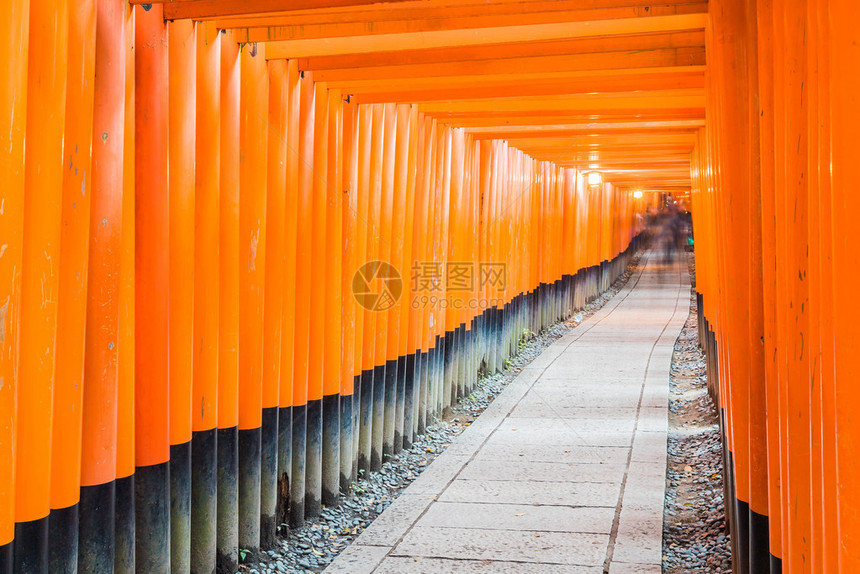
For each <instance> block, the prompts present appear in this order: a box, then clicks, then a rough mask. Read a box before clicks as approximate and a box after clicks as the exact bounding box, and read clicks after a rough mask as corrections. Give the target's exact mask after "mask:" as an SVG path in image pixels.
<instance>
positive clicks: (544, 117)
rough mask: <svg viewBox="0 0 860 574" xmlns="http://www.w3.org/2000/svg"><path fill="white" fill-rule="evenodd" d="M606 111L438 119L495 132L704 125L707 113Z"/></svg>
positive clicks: (463, 115) (483, 114) (466, 115)
mask: <svg viewBox="0 0 860 574" xmlns="http://www.w3.org/2000/svg"><path fill="white" fill-rule="evenodd" d="M633 112H634V113H631V110H616V111H613V112H611V113H610V112H608V111H606V110H604V111H602V112H599V111H595V113H594V114H589V113H582V112H577V113H575V114H573V113H568V112H564V111H561V112H559V111H554V110H551V111H549V112H510V111H509V112H480V113H477V112H476V113H471V114H470V113H462V112H458V113H452V114H450V116H449V117H437V118H436V121H437V122H439V123H442V124H453V125H457V126H459V127H467V128H476V127H483V128H488V129H491V130H497V129H507V128H509V127H512V126H522V127H528V126H540V125H552V124H568V123H570V124H573V123H581V122H588V123H590V124H601V123H609V124H612V123H618V122H639V121H641V122H657V121H677V120H696V121H704V118H705V111H704V110H702V109H698V108H694V109H688V110H633Z"/></svg>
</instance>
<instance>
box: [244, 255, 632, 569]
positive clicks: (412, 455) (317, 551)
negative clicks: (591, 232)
mask: <svg viewBox="0 0 860 574" xmlns="http://www.w3.org/2000/svg"><path fill="white" fill-rule="evenodd" d="M639 260H640V256H639V255H637V256H635V257H634V258H633V259H632V260H631V263H630V265H629V266H628V268H627V271H626V272H625V273H624V274H623V275H622V276H621V277H619V278H618V280H616V281H615V283H613V284H612V286H611V287H610V288H609V289H608V290H607V291H605V292H604V293H603V294H602V295H600V296H599V297H597V298H596V299H595V300H594V301H593V302H592V303H590V304H589V305H588V306H587V307H586V308H585V309H583V310H582V311H580V312H579V313H577V314H575V315H574V316H573V317H572V318H571V319H570V320H568V321H561V322H558V323H556V324H554V325H552V326H550V327H548V328H547V329H545V330H544V331H543V332H542V333H540V334H538V335H535V334H534V333H531V334H530V336H529V337H527V338H525V339H524V340H523V341H522V342H521V343H520V345H519V353H518V354H517V355H516V356H515V357H511V359H510V360H509V361H508V365H507V366H506V369H505V370H504V371H502V372H500V373H495V374H493V375H484V376H482V377H480V378H479V380H478V384H477V386H476V387H475V389H474V390H473V391H472V393H471V394H470V395H469V396H468V397H464V398H463V399H461V400H460V402H459V404H457V405H456V406H454V407H453V408H451V409H450V412H446V416H445V417H444V419H442V420H440V419H435V420H434V423H433V424H431V425H428V427H427V432H426V434H424V435H417V436H416V437H415V442H414V443H413V444H412V446H411V447H410V448H409V449H404V450H403V451H402V452H400V453H399V454H396V455H394V456H390V457H386V461H385V462H384V464H383V465H382V469H381V470H380V471H379V472H371V473H369V474H365V473H364V472H363V471H362V472H360V473H359V476H358V480H356V482H355V483H354V484H353V485H352V486H351V487H350V491H349V493H347V494H343V493H341V494H342V496H341V502H340V504H339V505H338V506H336V507H324V508H323V509H322V512H321V513H320V516H319V518H318V519H314V520H308V521H306V522H305V526H303V527H302V528H300V529H297V530H290V531H289V533H288V534H287V536H282V535H280V536H279V537H278V541H277V548H276V549H275V550H270V551H261V552H260V561H259V562H257V563H249V564H240V565H239V570H240V572H242V573H248V574H271V573H281V572H289V573H298V572H301V573H306V572H320V571H322V570H323V569H324V568H325V567H326V566H327V565H328V564H329V563H330V562H332V561H333V560H334V559H335V557H336V556H337V555H338V554H340V552H342V551H343V550H344V549H345V548H346V547H347V546H349V544H350V543H351V542H352V541H353V540H355V539H356V538H357V537H358V535H359V534H361V532H362V531H363V530H364V529H365V528H367V527H368V526H369V525H370V523H371V522H373V519H374V518H376V517H377V516H379V514H381V513H382V512H383V511H384V510H385V509H386V508H388V506H389V505H391V503H392V502H394V500H395V499H396V498H397V496H398V495H399V494H400V492H401V491H403V489H405V488H406V487H407V486H409V484H411V483H412V481H413V480H415V479H416V478H417V477H418V475H419V474H421V472H422V471H423V470H424V469H425V468H426V467H427V465H429V464H430V463H431V462H433V460H434V459H435V458H436V457H437V456H439V455H440V454H441V453H442V452H443V451H444V450H445V449H446V448H447V447H448V446H449V445H450V444H451V442H452V441H454V440H455V439H456V437H457V436H458V435H459V434H460V433H461V432H463V430H464V429H465V428H466V427H468V426H469V425H470V424H471V423H472V422H473V421H474V420H475V419H476V418H477V417H478V415H480V414H481V413H482V412H484V410H485V409H486V408H487V407H488V406H489V405H490V403H492V402H493V400H494V399H495V397H496V396H497V395H498V394H499V393H500V392H502V390H504V388H505V387H506V386H507V385H508V384H510V382H511V381H513V380H514V378H515V377H516V376H517V374H519V372H520V371H521V370H522V369H523V367H525V366H526V365H528V364H529V363H530V362H531V361H532V360H534V359H535V358H536V357H537V356H538V355H540V354H541V352H543V350H544V349H545V348H546V347H548V346H549V345H550V344H551V343H552V342H553V341H555V340H556V339H558V338H560V337H562V336H563V335H564V334H565V333H567V332H568V331H570V330H571V329H574V328H576V326H577V325H579V324H580V323H581V322H582V321H583V320H584V319H585V318H586V317H589V316H591V315H593V314H594V313H595V312H596V311H597V310H598V309H600V308H601V307H603V305H605V304H606V302H607V301H609V300H610V299H611V298H612V297H613V296H614V295H615V294H616V293H618V291H620V290H621V288H622V287H624V285H625V284H626V283H627V280H628V279H629V278H630V276H631V275H632V273H633V271H634V270H635V269H636V267H637V266H638V265H639Z"/></svg>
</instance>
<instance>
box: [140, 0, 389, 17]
mask: <svg viewBox="0 0 860 574" xmlns="http://www.w3.org/2000/svg"><path fill="white" fill-rule="evenodd" d="M129 1H130V2H131V4H152V3H162V2H163V3H164V18H165V20H179V19H182V18H193V19H195V20H199V19H202V18H216V17H218V16H235V15H238V14H258V13H263V12H278V11H283V10H284V8H285V2H284V0H161V2H159V1H158V0H156V1H155V2H153V0H129ZM403 1H404V0H385V2H386V3H391V2H403ZM378 3H379V0H290V2H289V8H290V9H292V10H306V9H318V8H331V7H338V6H356V5H366V4H378Z"/></svg>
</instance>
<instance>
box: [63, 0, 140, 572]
mask: <svg viewBox="0 0 860 574" xmlns="http://www.w3.org/2000/svg"><path fill="white" fill-rule="evenodd" d="M97 10H98V25H97V26H96V30H95V35H94V38H95V50H96V51H95V90H94V113H93V127H92V134H91V137H92V154H93V168H92V170H93V172H92V199H91V201H92V205H91V213H90V217H89V219H90V221H89V233H90V242H89V255H90V261H91V263H92V264H91V265H90V266H89V269H88V275H89V277H88V287H87V307H86V320H85V324H86V327H87V328H86V348H85V358H86V359H85V363H84V380H83V397H82V404H81V405H80V409H81V416H82V429H83V433H82V444H81V471H80V480H81V491H80V524H79V533H80V535H79V536H80V537H79V539H78V536H77V535H75V536H74V538H73V541H74V543H75V544H77V546H78V547H77V548H76V549H75V551H74V552H75V554H76V555H77V564H75V565H74V567H75V568H77V569H78V570H79V571H82V572H100V571H112V570H113V569H114V565H115V541H116V534H115V533H116V528H115V521H116V504H115V501H116V482H115V478H116V477H117V469H118V462H119V459H118V456H117V455H118V448H117V447H118V438H119V437H118V434H119V433H118V428H117V423H118V418H119V417H118V415H119V412H118V405H119V388H120V385H121V384H122V383H121V382H120V380H119V377H120V371H119V360H120V352H121V350H122V345H123V344H124V343H126V342H127V341H124V340H123V338H122V337H121V331H120V318H121V315H120V311H121V308H122V306H123V305H124V304H127V298H124V297H123V294H122V281H123V275H122V272H123V271H125V270H126V269H123V264H122V263H123V256H124V249H123V247H124V245H123V244H124V242H126V241H127V240H128V239H132V240H133V237H126V236H125V235H126V234H128V233H129V232H130V231H129V230H127V229H125V228H124V224H125V220H126V214H125V213H124V211H125V209H126V207H125V205H126V204H128V203H130V202H129V201H128V200H129V199H131V202H133V201H134V195H133V192H132V190H130V189H125V188H124V187H125V186H124V177H125V174H124V169H125V165H124V164H125V157H126V156H125V150H124V147H125V143H126V142H127V141H128V138H127V137H126V136H127V134H126V133H125V131H126V129H127V128H128V127H131V126H128V125H127V124H126V123H125V119H126V115H125V111H126V110H125V105H126V99H125V98H126V94H125V90H126V77H125V76H126V64H127V62H126V54H125V47H126V38H125V32H126V31H125V14H124V10H123V7H122V6H120V5H117V3H115V2H106V1H99V2H98V4H97ZM126 194H128V197H126ZM128 271H129V275H130V276H131V277H133V276H134V274H133V269H128ZM130 350H131V351H132V352H133V349H130ZM123 360H125V361H128V360H129V359H128V355H124V357H123Z"/></svg>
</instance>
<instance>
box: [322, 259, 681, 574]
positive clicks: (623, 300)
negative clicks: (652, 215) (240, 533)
mask: <svg viewBox="0 0 860 574" xmlns="http://www.w3.org/2000/svg"><path fill="white" fill-rule="evenodd" d="M688 289H689V279H688V277H687V276H686V270H685V269H682V268H681V267H680V266H675V267H669V266H662V265H656V264H652V263H648V264H647V265H646V266H645V267H644V269H640V271H639V272H638V273H637V274H635V275H634V276H633V277H632V278H631V280H630V281H629V282H628V284H627V286H626V287H625V288H624V289H622V291H621V292H620V293H618V294H617V295H616V296H615V297H614V298H613V299H612V300H610V301H609V302H608V303H607V304H606V305H605V306H604V307H603V309H601V310H599V311H598V312H597V313H595V314H594V315H592V316H591V317H589V318H587V319H586V320H585V321H584V322H583V323H582V324H581V325H579V326H578V327H577V328H576V329H575V330H573V331H571V332H569V333H567V334H565V335H564V336H563V337H562V338H561V339H559V340H557V341H555V342H554V343H553V344H551V345H550V346H549V347H548V348H547V349H546V350H545V351H544V352H543V353H542V354H541V355H540V356H539V357H538V358H537V359H536V360H535V361H533V362H532V363H531V364H530V365H528V366H527V367H526V368H524V369H523V370H522V371H521V372H520V373H519V374H518V376H517V377H516V378H515V379H514V381H512V382H511V384H510V385H508V387H507V388H506V389H505V390H504V391H503V392H502V393H501V394H500V395H499V396H498V397H497V398H496V400H495V401H494V402H493V403H492V404H491V405H490V407H489V408H488V409H487V410H486V411H485V412H484V413H483V414H482V415H481V417H479V418H478V419H477V420H476V421H475V423H473V424H472V426H471V427H469V428H468V429H467V430H466V431H465V432H464V433H463V434H462V435H461V436H460V437H459V438H458V439H457V440H455V441H454V443H453V444H452V445H451V446H450V447H449V448H448V449H447V450H446V451H445V452H444V453H443V454H442V455H441V456H440V457H439V458H438V459H437V460H436V461H435V462H433V463H432V464H431V465H430V466H429V467H428V468H427V469H426V470H425V471H424V472H423V473H422V474H421V476H420V477H419V478H418V479H417V480H416V481H415V482H414V483H413V484H412V485H411V486H410V487H409V488H408V489H407V490H406V491H405V492H404V493H403V494H402V495H401V496H400V498H399V499H398V500H397V501H396V502H395V503H394V504H392V505H391V506H390V507H389V508H388V509H387V510H386V511H385V512H383V513H382V515H381V516H380V517H379V518H377V520H376V521H375V522H374V524H373V525H372V526H371V527H370V528H368V529H367V530H366V531H365V532H364V533H363V534H362V535H361V536H360V537H359V538H358V539H357V540H356V542H355V543H353V545H352V546H351V547H350V548H349V549H347V550H346V551H345V552H344V553H342V554H341V556H340V557H338V559H337V560H335V561H334V563H332V565H331V566H330V567H329V568H328V569H327V572H350V573H356V572H359V573H360V572H374V571H375V572H387V573H394V572H396V573H398V574H399V573H410V572H452V573H459V572H501V573H506V572H510V573H517V574H520V573H524V574H530V573H535V574H542V573H550V572H552V573H586V574H597V573H603V572H604V568H607V569H608V572H609V574H629V573H637V574H648V573H652V572H654V573H656V572H659V571H660V566H661V558H662V556H661V554H662V526H663V498H664V493H665V488H666V481H665V473H666V433H667V425H668V392H669V384H668V383H669V381H668V377H669V366H670V364H671V355H672V346H673V344H674V341H675V339H676V338H677V336H678V333H679V332H680V330H681V328H682V326H683V324H684V320H685V318H686V315H687V303H688V297H689V290H688ZM616 517H617V518H618V521H617V524H616V523H615V519H616Z"/></svg>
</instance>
